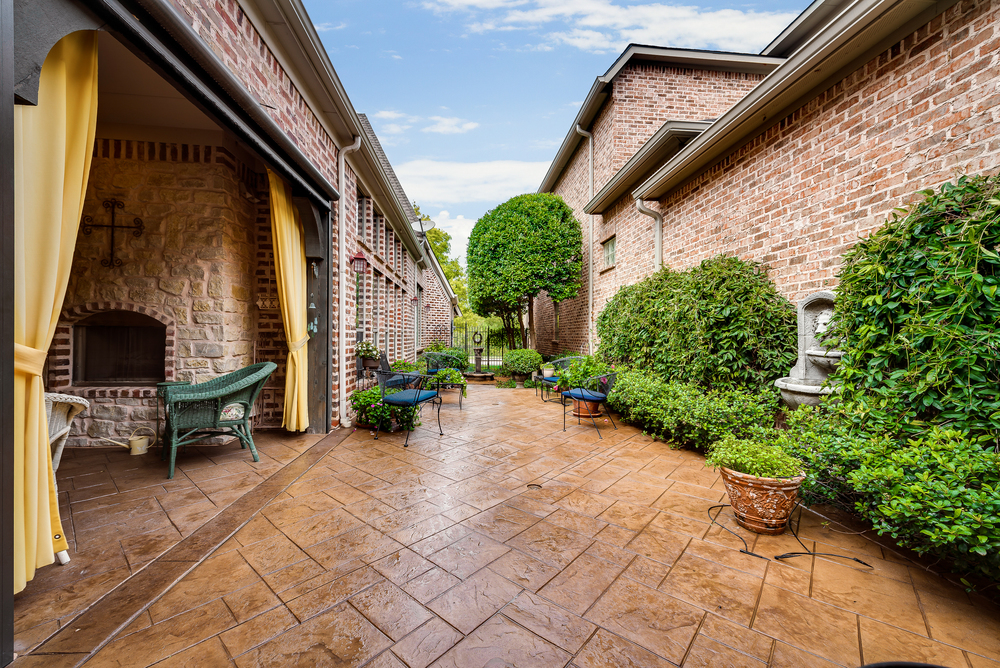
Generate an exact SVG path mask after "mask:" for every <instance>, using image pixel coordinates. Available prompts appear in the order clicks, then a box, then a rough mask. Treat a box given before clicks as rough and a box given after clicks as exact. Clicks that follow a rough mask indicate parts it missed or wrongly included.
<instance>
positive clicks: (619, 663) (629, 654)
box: [573, 628, 674, 668]
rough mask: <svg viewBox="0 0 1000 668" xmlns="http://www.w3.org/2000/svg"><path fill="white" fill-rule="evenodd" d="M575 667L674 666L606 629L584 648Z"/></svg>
mask: <svg viewBox="0 0 1000 668" xmlns="http://www.w3.org/2000/svg"><path fill="white" fill-rule="evenodd" d="M573 665H575V666H579V668H611V667H612V666H613V667H614V668H670V667H671V666H673V665H674V664H672V663H670V662H669V661H667V660H666V659H662V658H660V657H658V656H656V655H655V654H653V653H652V652H650V651H649V650H647V649H644V648H642V647H639V645H636V644H635V643H633V642H629V641H628V640H625V639H624V638H622V637H621V636H616V635H615V634H613V633H609V632H608V631H606V630H604V629H601V628H599V629H597V633H595V634H594V637H593V638H591V639H590V642H588V643H587V645H586V646H585V647H584V648H583V651H582V652H580V653H579V654H578V655H577V656H576V658H575V659H574V660H573Z"/></svg>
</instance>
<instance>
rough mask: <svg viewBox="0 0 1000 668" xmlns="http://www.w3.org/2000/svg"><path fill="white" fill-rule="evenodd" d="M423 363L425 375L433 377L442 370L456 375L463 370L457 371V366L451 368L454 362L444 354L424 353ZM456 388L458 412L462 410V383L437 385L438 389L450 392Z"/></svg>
mask: <svg viewBox="0 0 1000 668" xmlns="http://www.w3.org/2000/svg"><path fill="white" fill-rule="evenodd" d="M423 358H424V361H425V362H427V375H428V376H433V375H434V374H436V373H437V372H438V371H441V370H442V369H451V370H452V371H457V372H458V373H464V372H465V369H459V368H458V367H457V366H451V365H452V364H453V363H454V362H455V358H454V357H453V356H452V355H448V354H446V353H424V354H423ZM455 388H458V390H459V392H458V410H462V391H463V390H464V388H465V385H463V384H462V383H445V382H440V383H439V384H438V389H442V390H452V389H455Z"/></svg>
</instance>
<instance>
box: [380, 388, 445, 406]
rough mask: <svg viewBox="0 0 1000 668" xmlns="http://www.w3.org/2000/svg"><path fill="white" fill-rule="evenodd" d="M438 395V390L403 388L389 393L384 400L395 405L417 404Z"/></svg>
mask: <svg viewBox="0 0 1000 668" xmlns="http://www.w3.org/2000/svg"><path fill="white" fill-rule="evenodd" d="M435 396H437V392H432V391H430V390H403V391H402V392H396V393H395V394H387V395H386V396H385V397H384V398H383V399H382V400H383V401H384V402H385V403H387V404H392V405H393V406H415V405H417V404H419V403H420V402H421V401H428V400H429V399H433V398H434V397H435Z"/></svg>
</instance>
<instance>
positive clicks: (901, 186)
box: [538, 0, 1000, 350]
mask: <svg viewBox="0 0 1000 668" xmlns="http://www.w3.org/2000/svg"><path fill="white" fill-rule="evenodd" d="M998 26H1000V4H998V1H997V0H992V1H989V2H981V3H979V4H978V5H973V4H972V3H959V4H958V5H955V6H953V7H952V8H950V9H949V10H948V11H947V12H946V13H945V14H943V15H941V16H939V17H937V18H935V19H934V20H932V21H931V22H930V23H929V24H927V25H925V26H923V27H921V28H920V29H919V30H917V31H916V32H914V33H913V34H911V35H909V36H907V37H906V38H905V39H903V40H902V41H901V42H899V43H897V44H895V45H893V46H892V47H890V48H889V49H887V50H886V51H885V52H883V53H881V54H879V55H878V56H877V57H875V58H873V59H872V60H871V61H870V62H868V63H867V64H865V65H864V66H862V67H860V68H859V69H858V70H856V71H855V72H853V73H851V74H850V75H848V76H847V77H845V78H844V79H843V80H841V81H839V82H837V83H836V84H835V85H833V86H831V87H830V88H829V89H828V90H826V91H824V92H823V93H821V94H819V95H818V96H817V97H816V98H814V99H812V100H810V101H809V102H808V103H806V104H805V105H804V106H803V107H802V108H800V109H799V110H797V111H795V112H794V113H792V114H791V115H789V116H788V117H786V118H784V119H782V120H780V121H779V122H778V123H777V124H776V125H774V126H773V127H771V128H770V129H768V130H767V131H765V132H763V133H762V134H761V135H759V136H757V137H755V138H754V139H752V140H751V141H748V142H747V143H746V144H744V145H743V146H741V147H740V148H739V149H737V150H736V151H735V152H733V153H731V154H730V155H729V156H727V157H726V158H723V159H721V160H719V161H717V162H716V163H715V164H713V165H712V166H711V167H710V168H709V169H708V170H706V171H705V172H704V173H703V174H701V175H700V176H698V177H696V178H694V179H691V180H690V181H688V182H686V183H685V184H683V185H682V186H681V187H680V188H678V189H677V190H675V191H674V192H671V193H669V194H668V195H667V196H665V197H664V198H663V199H662V200H661V201H660V202H659V203H657V204H654V207H655V206H658V207H659V210H660V211H662V212H663V214H664V249H663V250H664V262H665V263H666V264H667V265H669V266H671V267H673V268H675V269H686V268H689V267H691V266H693V265H695V264H697V263H698V262H700V261H701V260H703V259H705V258H707V257H711V256H712V255H715V254H718V253H726V254H729V255H737V256H739V257H742V258H745V259H754V260H759V261H763V262H766V263H768V264H769V265H771V267H772V268H773V271H772V274H771V275H772V278H773V280H775V282H776V283H777V284H778V287H779V289H780V290H781V291H782V293H783V294H785V296H787V297H788V298H789V299H791V300H793V301H796V300H798V299H800V298H802V297H804V296H806V295H807V294H809V293H811V292H814V291H816V290H820V289H824V288H830V287H832V286H834V285H836V278H835V274H836V271H837V268H838V267H839V265H840V258H841V255H842V253H843V252H844V251H845V250H846V249H847V248H849V247H850V246H851V245H852V244H853V243H854V242H855V241H856V240H857V239H858V238H859V237H861V236H864V235H866V234H868V233H869V232H871V231H872V230H873V229H875V228H877V227H879V226H880V225H881V224H882V223H883V222H884V221H885V219H886V218H887V216H888V215H889V214H890V213H891V211H892V209H893V208H894V207H899V206H903V205H905V204H907V203H908V202H910V201H912V200H913V199H914V197H913V193H915V192H916V191H918V190H921V189H926V188H933V187H936V186H938V185H940V184H941V183H942V182H944V181H948V180H952V179H954V178H956V177H957V175H959V174H962V173H996V172H997V171H1000V55H998V54H1000V28H998ZM621 108H622V106H621V105H619V106H618V107H617V109H618V111H617V113H618V114H621V113H622V112H621ZM657 122H659V121H657ZM585 151H586V145H585V144H584V143H582V144H581V147H580V149H578V151H577V155H576V156H574V160H573V161H572V162H571V163H570V165H569V167H568V168H567V170H566V172H565V173H564V175H563V179H562V180H561V181H560V182H559V184H558V185H557V187H556V189H555V191H556V192H557V193H559V194H562V195H563V196H564V198H565V199H566V201H567V202H568V203H570V205H571V206H573V207H574V209H576V210H578V211H579V210H581V209H582V206H581V205H580V204H579V202H580V199H581V197H580V188H581V185H580V181H581V176H580V173H579V172H580V170H581V163H580V160H579V157H580V155H581V154H582V155H583V158H584V162H583V164H582V168H583V169H584V170H585V169H586V163H585V160H586V154H585ZM583 178H585V174H584V176H583ZM597 187H598V188H599V187H600V185H598V186H597ZM583 188H586V184H585V183H584V184H583ZM580 218H581V222H584V223H585V220H586V216H585V215H582V216H581V217H580ZM603 219H604V222H599V223H597V224H596V227H595V242H598V243H599V242H600V241H601V240H602V239H603V238H604V237H603V236H602V234H604V235H607V234H610V233H611V232H616V233H617V237H616V238H617V249H616V255H617V262H616V267H615V269H612V270H610V271H606V272H604V273H597V272H599V271H600V269H601V265H602V264H603V257H602V256H601V255H600V254H599V251H600V247H599V246H596V243H595V248H596V249H597V252H596V253H595V261H596V263H597V264H596V265H595V313H599V312H600V309H601V307H602V305H603V304H604V303H605V302H606V300H607V299H608V298H610V297H611V296H613V295H614V293H615V291H616V290H617V288H618V287H619V286H621V285H626V284H631V283H634V282H636V281H638V280H641V279H642V278H643V277H645V276H647V275H649V274H650V273H651V272H652V270H653V236H652V223H653V221H652V219H651V218H649V217H648V216H643V215H640V214H639V213H638V212H637V211H636V209H635V205H634V203H633V202H632V201H631V197H630V196H629V195H626V196H625V197H623V198H622V200H620V201H619V202H617V203H616V204H615V205H614V206H613V207H611V208H610V209H609V210H608V211H606V212H605V216H604V218H603ZM599 220H600V219H599ZM585 234H586V232H585ZM584 281H586V276H584ZM584 287H586V283H584ZM541 301H542V304H540V305H539V309H538V311H539V312H541V314H542V319H543V320H545V321H546V326H547V327H549V328H551V306H550V305H549V304H548V303H547V300H544V299H543V300H541ZM575 302H576V303H574V304H572V305H567V304H565V303H564V304H563V305H562V306H561V310H560V314H561V318H560V321H561V322H560V324H561V330H562V332H561V336H560V338H561V339H563V340H564V341H574V342H577V341H585V339H586V325H585V321H586V290H585V289H584V290H583V291H582V292H581V296H580V297H579V298H578V299H576V300H575ZM567 306H570V308H567ZM567 311H570V312H571V313H572V314H573V315H572V316H571V317H569V318H567V317H566V313H567ZM540 339H541V340H542V341H543V342H544V341H545V338H544V337H540ZM563 347H566V346H560V348H563ZM543 350H544V348H543Z"/></svg>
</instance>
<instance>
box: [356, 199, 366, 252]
mask: <svg viewBox="0 0 1000 668" xmlns="http://www.w3.org/2000/svg"><path fill="white" fill-rule="evenodd" d="M367 204H368V199H367V198H366V197H365V196H364V195H361V196H360V197H358V238H359V239H361V240H362V241H363V240H364V238H365V222H366V221H365V218H366V217H367V210H368V206H367Z"/></svg>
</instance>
